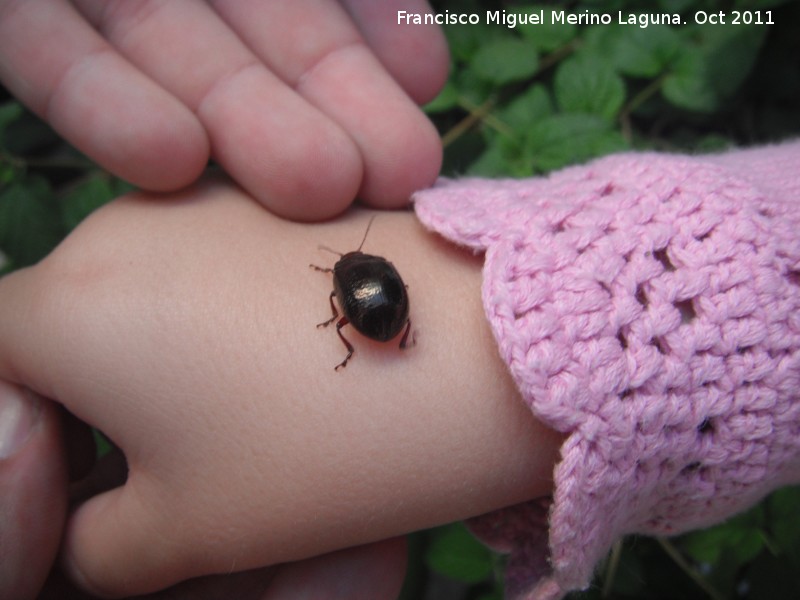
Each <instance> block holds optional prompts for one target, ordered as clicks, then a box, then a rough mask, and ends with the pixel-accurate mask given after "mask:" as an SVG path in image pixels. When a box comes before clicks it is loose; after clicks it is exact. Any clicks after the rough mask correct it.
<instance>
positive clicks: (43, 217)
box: [0, 177, 62, 268]
mask: <svg viewBox="0 0 800 600" xmlns="http://www.w3.org/2000/svg"><path fill="white" fill-rule="evenodd" d="M61 236H62V229H61V224H60V222H59V219H58V212H57V211H55V210H54V207H53V197H52V191H51V189H50V186H49V185H48V183H47V181H46V180H44V179H43V178H40V177H28V178H26V179H24V180H20V181H18V182H14V183H12V184H11V185H9V186H8V187H6V188H5V189H3V190H2V191H0V248H2V250H3V253H4V254H5V255H6V256H7V257H8V259H9V260H10V261H11V264H12V266H13V267H14V268H20V267H25V266H28V265H32V264H34V263H36V262H38V261H39V260H41V259H42V258H44V257H45V256H46V255H47V254H48V253H49V252H50V251H51V250H52V249H53V248H54V247H55V246H56V244H58V242H59V240H60V239H61Z"/></svg>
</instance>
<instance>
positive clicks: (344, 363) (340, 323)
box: [333, 317, 353, 371]
mask: <svg viewBox="0 0 800 600" xmlns="http://www.w3.org/2000/svg"><path fill="white" fill-rule="evenodd" d="M349 322H350V319H348V318H347V317H342V318H341V319H339V321H338V322H337V323H336V333H338V334H339V337H340V338H341V340H342V343H343V344H344V347H345V348H347V356H345V357H344V360H343V361H342V362H340V363H339V364H338V365H336V366H335V367H334V368H333V370H334V371H338V370H339V369H340V368H341V367H346V366H347V361H348V360H350V357H351V356H353V344H351V343H350V342H348V341H347V338H346V337H344V336H343V335H342V327H344V326H345V325H347V324H348V323H349Z"/></svg>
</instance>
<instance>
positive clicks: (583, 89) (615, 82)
mask: <svg viewBox="0 0 800 600" xmlns="http://www.w3.org/2000/svg"><path fill="white" fill-rule="evenodd" d="M553 88H554V91H555V96H556V102H557V103H558V105H559V107H560V108H561V110H562V111H564V112H569V113H585V114H590V115H597V116H599V117H602V118H603V119H606V120H608V121H612V120H613V119H614V118H615V117H616V116H617V113H618V112H619V109H620V108H621V107H622V105H623V103H624V102H625V83H624V82H623V81H622V78H620V76H619V75H617V74H616V73H614V71H613V70H612V69H611V67H610V66H608V64H607V63H605V62H602V61H600V60H598V59H593V58H588V57H580V58H578V57H576V58H570V59H568V60H566V61H564V62H563V63H561V64H560V65H559V67H558V70H557V71H556V75H555V82H554V85H553Z"/></svg>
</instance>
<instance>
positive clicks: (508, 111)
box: [495, 84, 553, 131]
mask: <svg viewBox="0 0 800 600" xmlns="http://www.w3.org/2000/svg"><path fill="white" fill-rule="evenodd" d="M551 114H553V103H552V101H551V100H550V94H549V93H548V92H547V89H546V88H545V87H544V86H543V85H539V84H536V85H532V86H530V87H529V88H528V89H527V90H525V92H524V93H522V94H519V95H518V96H516V97H515V98H514V100H512V101H511V102H510V103H509V104H508V106H505V107H503V108H501V109H499V110H497V111H496V112H495V115H496V116H497V118H498V119H500V120H501V121H502V122H503V123H505V124H506V125H508V126H509V127H511V128H512V129H515V130H517V131H524V130H526V129H528V128H529V127H532V126H533V125H535V124H536V123H538V122H539V121H541V120H542V119H544V118H546V117H549V116H550V115H551Z"/></svg>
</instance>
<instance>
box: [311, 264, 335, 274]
mask: <svg viewBox="0 0 800 600" xmlns="http://www.w3.org/2000/svg"><path fill="white" fill-rule="evenodd" d="M308 266H309V267H311V268H312V269H314V270H315V271H320V272H322V273H333V269H331V268H330V267H318V266H317V265H308Z"/></svg>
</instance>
